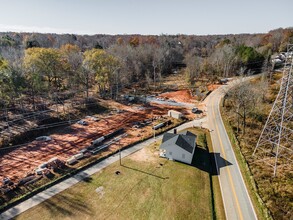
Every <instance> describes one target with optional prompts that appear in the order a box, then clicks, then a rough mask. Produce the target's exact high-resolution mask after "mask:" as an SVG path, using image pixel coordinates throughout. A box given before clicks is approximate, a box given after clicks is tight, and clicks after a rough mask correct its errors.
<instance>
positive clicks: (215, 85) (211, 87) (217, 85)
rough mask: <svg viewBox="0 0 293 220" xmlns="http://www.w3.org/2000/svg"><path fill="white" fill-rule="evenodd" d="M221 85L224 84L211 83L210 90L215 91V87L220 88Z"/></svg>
mask: <svg viewBox="0 0 293 220" xmlns="http://www.w3.org/2000/svg"><path fill="white" fill-rule="evenodd" d="M221 86H222V85H220V84H210V85H208V90H209V91H214V90H215V89H217V88H219V87H221Z"/></svg>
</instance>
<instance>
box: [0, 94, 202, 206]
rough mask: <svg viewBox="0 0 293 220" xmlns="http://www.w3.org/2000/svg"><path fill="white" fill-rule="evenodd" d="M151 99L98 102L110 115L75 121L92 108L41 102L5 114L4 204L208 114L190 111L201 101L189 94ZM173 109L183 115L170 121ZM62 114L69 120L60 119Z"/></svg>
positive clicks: (0, 188) (0, 166)
mask: <svg viewBox="0 0 293 220" xmlns="http://www.w3.org/2000/svg"><path fill="white" fill-rule="evenodd" d="M148 99H150V100H148V101H147V99H146V98H145V99H144V98H141V97H135V98H132V96H129V95H128V96H123V98H122V100H121V101H119V102H116V101H113V100H103V99H99V100H97V102H98V103H99V105H101V106H106V107H104V109H106V110H103V111H102V112H100V113H99V114H91V115H86V116H84V117H82V118H77V117H74V110H75V109H76V108H78V107H80V106H83V107H84V106H85V107H91V106H90V105H91V104H84V103H80V102H78V101H72V100H71V101H64V102H63V101H62V102H61V101H60V100H58V101H59V102H55V103H53V104H44V103H39V104H38V105H37V109H38V110H36V111H34V110H33V109H31V111H30V112H24V111H20V110H19V109H20V108H17V107H18V106H16V107H15V108H14V109H3V110H2V112H1V123H0V125H1V142H2V148H1V149H0V150H1V154H0V160H1V163H0V179H1V180H2V183H1V185H0V198H1V199H0V205H1V206H3V205H5V204H7V203H8V202H9V201H11V200H12V201H13V200H14V199H15V198H17V197H19V196H21V195H23V194H26V193H28V192H30V191H32V190H33V189H35V188H39V187H41V186H42V185H44V184H46V183H48V182H51V181H53V180H56V179H58V178H59V177H61V176H62V175H64V174H66V173H70V172H71V171H73V170H76V169H79V168H80V167H82V166H85V165H87V164H89V163H93V162H94V161H96V160H98V159H101V158H104V157H106V156H107V155H110V154H111V153H113V152H117V151H118V150H120V149H123V148H125V147H127V146H130V145H132V144H134V143H137V142H139V141H142V140H145V139H147V138H150V137H153V135H156V134H158V133H161V132H163V131H165V130H168V129H170V128H172V127H175V126H177V125H178V124H180V123H182V122H184V121H186V120H189V119H194V117H202V116H203V115H204V113H203V112H201V113H199V114H194V113H192V112H191V110H192V106H195V104H196V103H197V101H196V100H195V99H194V98H193V97H192V96H191V94H190V92H189V91H188V90H183V91H175V92H169V93H163V94H161V95H157V96H150V97H148ZM86 105H88V106H86ZM92 105H93V104H92ZM94 107H95V106H94ZM22 109H23V108H22ZM170 110H172V111H174V112H178V113H180V117H175V118H174V117H172V116H171V115H170V116H168V111H170ZM89 113H90V112H89ZM61 114H62V116H63V117H65V118H66V119H65V120H64V118H63V120H59V119H60V115H61ZM57 119H58V120H57ZM48 122H49V123H48ZM5 143H6V144H5ZM7 143H9V144H7ZM12 143H13V144H12Z"/></svg>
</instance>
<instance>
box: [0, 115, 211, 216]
mask: <svg viewBox="0 0 293 220" xmlns="http://www.w3.org/2000/svg"><path fill="white" fill-rule="evenodd" d="M205 120H206V119H201V120H197V121H191V122H187V123H185V124H183V125H180V126H178V127H177V129H178V131H180V130H183V129H185V128H189V127H192V126H200V124H201V123H202V122H204V121H205ZM162 136H163V135H159V136H157V137H156V138H151V139H149V140H147V141H145V142H143V143H140V144H137V145H134V146H133V147H131V148H128V149H126V150H123V151H122V153H121V157H122V158H123V157H126V156H128V155H130V154H132V153H134V152H136V151H138V150H140V149H142V148H144V147H146V146H148V145H150V144H151V143H154V142H155V141H160V140H161V139H162ZM118 160H119V154H118V153H117V154H115V155H113V156H111V157H109V158H107V159H105V160H103V161H101V162H100V163H98V164H96V165H94V166H92V167H90V168H88V169H86V170H84V171H82V172H80V173H78V174H76V175H74V176H72V177H71V178H68V179H66V180H64V181H63V182H61V183H58V184H56V185H54V186H52V187H50V188H49V189H47V190H45V191H43V192H40V193H38V194H37V195H35V196H33V197H32V198H30V199H28V200H26V201H24V202H22V203H20V204H18V205H16V206H14V207H12V208H10V209H8V210H7V211H5V212H3V213H1V214H0V220H7V219H11V218H13V217H15V216H17V215H19V214H20V213H22V212H24V211H26V210H28V209H30V208H32V207H34V206H36V205H38V204H40V203H41V202H43V201H45V200H47V199H49V198H51V197H52V196H54V195H56V194H58V193H60V192H62V191H63V190H65V189H67V188H69V187H71V186H73V185H74V184H76V183H78V182H80V181H81V180H83V179H84V178H86V177H88V176H90V175H93V174H94V173H96V172H99V171H100V170H102V169H103V168H105V167H107V166H109V165H110V164H112V163H114V162H116V161H118Z"/></svg>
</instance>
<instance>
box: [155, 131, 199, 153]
mask: <svg viewBox="0 0 293 220" xmlns="http://www.w3.org/2000/svg"><path fill="white" fill-rule="evenodd" d="M195 141H196V135H195V134H193V133H191V132H189V131H186V132H182V133H179V134H172V133H165V134H164V135H163V141H162V144H161V146H160V148H163V149H164V148H167V147H168V146H170V145H177V146H178V147H180V148H182V149H184V150H186V151H187V152H189V153H191V154H192V152H193V149H194V147H195Z"/></svg>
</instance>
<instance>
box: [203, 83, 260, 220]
mask: <svg viewBox="0 0 293 220" xmlns="http://www.w3.org/2000/svg"><path fill="white" fill-rule="evenodd" d="M247 79H248V78H247ZM247 79H246V80H247ZM239 82H240V80H238V81H237V80H236V81H234V82H233V83H231V84H228V85H225V86H223V88H219V89H217V90H215V91H214V92H212V93H211V94H210V96H209V97H207V99H206V100H205V101H204V103H205V105H206V110H207V115H208V118H207V124H206V126H207V127H208V128H209V129H210V131H211V132H210V134H211V138H212V143H213V149H214V152H215V153H220V155H218V156H215V160H216V166H217V169H218V177H219V181H220V186H221V191H222V198H223V203H224V208H225V213H226V218H227V219H230V220H235V219H240V220H252V219H257V216H256V214H255V211H254V208H253V205H252V202H251V199H250V197H249V195H248V192H247V189H246V186H245V183H244V181H243V177H242V175H241V172H240V169H239V166H238V163H237V160H236V158H235V155H234V151H233V149H232V146H231V143H230V140H229V138H228V135H227V132H226V130H225V127H224V124H223V121H222V117H221V114H220V109H219V105H220V101H221V98H222V97H223V96H224V92H223V90H226V91H227V90H228V89H230V88H231V87H233V86H235V85H237V84H238V83H239ZM214 155H217V154H214Z"/></svg>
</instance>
